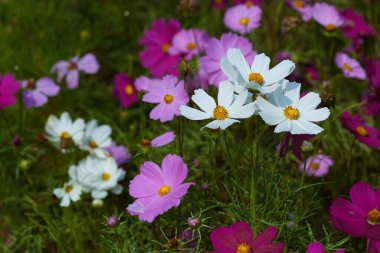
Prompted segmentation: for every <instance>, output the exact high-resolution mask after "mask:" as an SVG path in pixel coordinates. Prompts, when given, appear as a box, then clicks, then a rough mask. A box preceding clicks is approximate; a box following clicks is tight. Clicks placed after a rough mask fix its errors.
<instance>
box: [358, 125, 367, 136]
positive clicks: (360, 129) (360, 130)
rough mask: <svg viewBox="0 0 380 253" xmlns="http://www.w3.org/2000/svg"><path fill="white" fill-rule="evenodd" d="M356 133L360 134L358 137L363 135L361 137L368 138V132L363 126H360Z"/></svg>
mask: <svg viewBox="0 0 380 253" xmlns="http://www.w3.org/2000/svg"><path fill="white" fill-rule="evenodd" d="M356 132H357V133H358V135H361V136H367V135H368V132H367V130H366V129H365V128H364V127H363V126H358V127H357V128H356Z"/></svg>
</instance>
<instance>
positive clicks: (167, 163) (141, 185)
mask: <svg viewBox="0 0 380 253" xmlns="http://www.w3.org/2000/svg"><path fill="white" fill-rule="evenodd" d="M161 167H162V169H161V168H160V167H159V166H158V165H157V164H155V163H154V162H144V163H143V164H142V165H141V167H140V174H139V175H137V176H136V177H135V178H134V179H133V180H132V181H131V182H130V184H129V194H130V195H131V196H132V197H134V198H136V199H137V200H136V201H135V202H134V203H133V204H131V205H130V206H129V207H128V209H127V210H128V211H130V212H131V214H132V215H138V216H139V219H140V220H144V221H148V222H152V221H153V220H154V219H155V218H156V217H157V216H158V215H161V214H163V213H165V212H166V211H168V210H169V209H171V208H172V207H174V206H179V204H180V203H181V198H182V197H183V196H184V195H185V194H186V193H187V190H188V188H189V187H190V186H191V185H193V184H194V183H183V181H184V180H185V179H186V177H187V165H186V164H185V163H184V162H183V159H182V158H181V157H180V156H177V155H173V154H168V155H166V156H165V158H164V159H163V160H162V164H161Z"/></svg>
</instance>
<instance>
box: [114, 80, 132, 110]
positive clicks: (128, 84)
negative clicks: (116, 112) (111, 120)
mask: <svg viewBox="0 0 380 253" xmlns="http://www.w3.org/2000/svg"><path fill="white" fill-rule="evenodd" d="M113 81H114V83H115V87H114V89H113V94H114V96H115V97H116V98H117V99H118V100H119V102H120V106H121V108H127V107H129V106H130V105H131V104H133V103H136V102H137V89H136V88H135V85H134V83H133V80H132V79H131V78H130V77H129V76H128V75H127V74H126V73H124V72H120V73H118V74H116V75H115V77H114V79H113Z"/></svg>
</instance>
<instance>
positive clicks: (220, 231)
mask: <svg viewBox="0 0 380 253" xmlns="http://www.w3.org/2000/svg"><path fill="white" fill-rule="evenodd" d="M276 234H277V228H276V227H268V228H267V229H265V230H264V231H263V232H261V233H260V234H259V235H257V236H256V237H255V238H254V239H252V237H253V233H252V229H251V228H250V226H249V225H248V224H247V223H246V222H244V221H240V222H235V223H233V224H232V225H231V226H229V227H219V228H216V229H214V230H213V231H212V232H211V235H210V239H211V243H212V246H213V247H214V249H215V251H213V253H227V252H270V253H280V252H282V248H283V247H284V243H272V241H273V240H274V238H275V237H276Z"/></svg>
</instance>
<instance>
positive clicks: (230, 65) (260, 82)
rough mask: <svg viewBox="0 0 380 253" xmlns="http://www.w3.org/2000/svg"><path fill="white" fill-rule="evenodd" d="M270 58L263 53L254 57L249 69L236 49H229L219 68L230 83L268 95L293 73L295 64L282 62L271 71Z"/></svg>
mask: <svg viewBox="0 0 380 253" xmlns="http://www.w3.org/2000/svg"><path fill="white" fill-rule="evenodd" d="M269 64H270V58H269V57H268V56H266V55H265V54H264V53H262V54H259V55H256V56H255V59H254V60H253V63H252V65H251V67H250V66H249V64H248V62H247V61H246V59H245V57H244V55H243V54H242V52H241V51H240V49H237V48H231V49H229V50H228V52H227V56H226V57H223V58H222V59H221V60H220V67H221V69H222V71H223V72H224V74H225V75H226V76H227V77H228V78H229V80H230V81H232V82H234V83H235V84H238V85H242V86H243V87H245V88H248V89H254V90H258V91H259V92H261V93H270V92H273V91H274V90H276V89H277V87H279V86H280V84H279V82H280V81H281V80H282V79H284V78H285V77H287V76H288V75H289V74H290V73H292V72H293V70H294V68H295V64H294V63H293V62H292V61H290V60H284V61H282V62H280V63H279V64H277V65H276V66H275V67H273V68H272V69H270V68H269Z"/></svg>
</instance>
